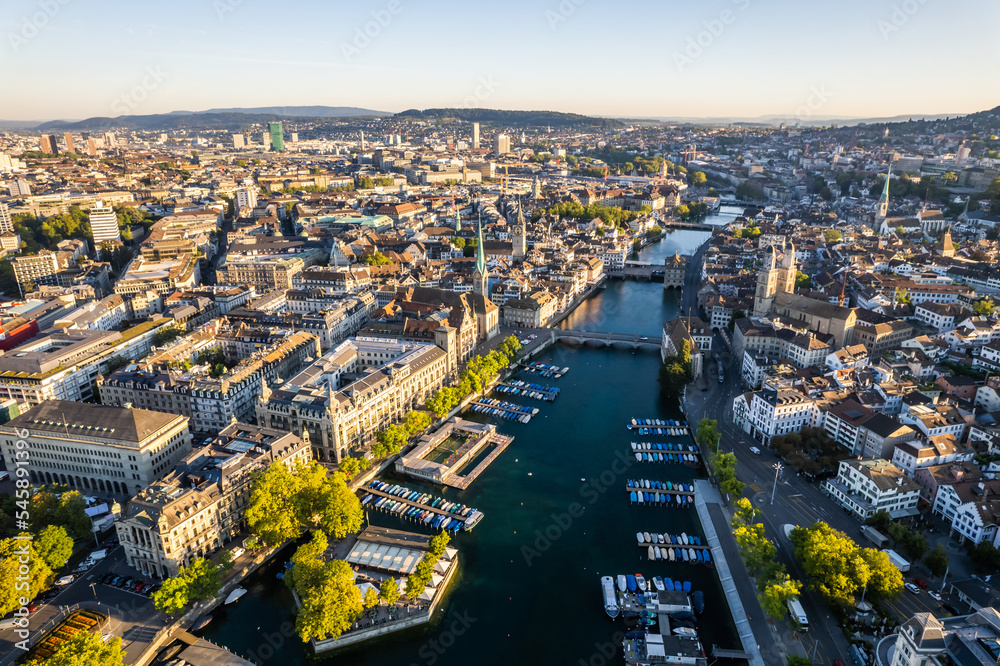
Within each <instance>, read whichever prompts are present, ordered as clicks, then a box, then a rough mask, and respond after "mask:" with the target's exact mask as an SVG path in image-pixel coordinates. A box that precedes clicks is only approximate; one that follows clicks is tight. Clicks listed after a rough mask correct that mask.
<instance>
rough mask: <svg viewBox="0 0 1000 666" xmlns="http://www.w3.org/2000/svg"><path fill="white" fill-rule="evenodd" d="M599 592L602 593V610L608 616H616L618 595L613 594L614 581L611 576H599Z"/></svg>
mask: <svg viewBox="0 0 1000 666" xmlns="http://www.w3.org/2000/svg"><path fill="white" fill-rule="evenodd" d="M601 593H602V594H603V595H604V610H605V612H607V614H608V617H610V618H611V619H614V618H616V617H618V597H617V595H616V594H615V582H614V579H613V578H611V576H604V577H602V578H601Z"/></svg>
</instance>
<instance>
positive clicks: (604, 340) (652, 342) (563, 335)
mask: <svg viewBox="0 0 1000 666" xmlns="http://www.w3.org/2000/svg"><path fill="white" fill-rule="evenodd" d="M550 331H551V334H552V341H553V342H556V341H558V340H562V341H563V342H566V343H569V344H581V345H582V344H595V345H599V346H604V347H610V346H611V345H614V344H625V345H629V346H631V347H633V348H639V347H642V346H651V347H656V348H659V347H660V339H659V338H657V337H653V336H646V335H638V334H635V333H609V332H606V331H581V330H576V329H560V328H553V329H550Z"/></svg>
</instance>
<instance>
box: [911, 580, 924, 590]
mask: <svg viewBox="0 0 1000 666" xmlns="http://www.w3.org/2000/svg"><path fill="white" fill-rule="evenodd" d="M913 582H914V583H916V584H917V587H919V588H920V589H921V590H926V589H927V581H926V580H923V579H922V578H914V579H913Z"/></svg>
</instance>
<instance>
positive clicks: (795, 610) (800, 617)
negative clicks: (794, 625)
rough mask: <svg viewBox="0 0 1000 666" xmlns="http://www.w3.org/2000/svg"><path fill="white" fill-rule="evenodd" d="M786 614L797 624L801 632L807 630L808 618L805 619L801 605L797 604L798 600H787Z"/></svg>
mask: <svg viewBox="0 0 1000 666" xmlns="http://www.w3.org/2000/svg"><path fill="white" fill-rule="evenodd" d="M788 614H789V615H790V616H791V618H792V619H793V620H795V621H796V622H798V623H799V626H800V627H802V631H808V630H809V618H808V617H806V612H805V610H804V609H803V608H802V604H801V603H799V600H798V599H789V600H788Z"/></svg>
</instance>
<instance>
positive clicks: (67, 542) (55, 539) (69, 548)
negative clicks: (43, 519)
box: [35, 525, 73, 571]
mask: <svg viewBox="0 0 1000 666" xmlns="http://www.w3.org/2000/svg"><path fill="white" fill-rule="evenodd" d="M35 549H36V550H38V554H39V555H40V556H41V557H42V559H43V560H45V563H46V564H48V565H49V567H50V568H51V569H52V570H53V571H58V570H59V569H62V568H63V567H64V566H66V560H68V559H69V558H70V556H71V555H72V554H73V539H72V538H71V537H70V536H69V534H67V533H66V528H65V527H63V526H62V525H49V526H48V527H46V528H45V529H44V530H42V532H41V534H39V535H38V537H37V538H36V539H35Z"/></svg>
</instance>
